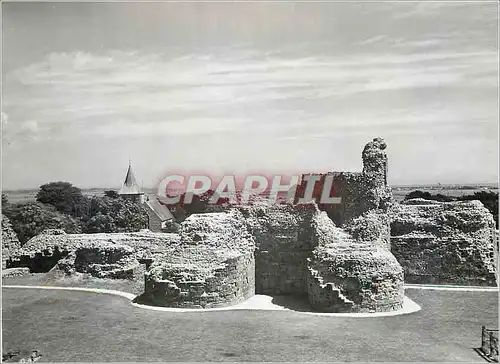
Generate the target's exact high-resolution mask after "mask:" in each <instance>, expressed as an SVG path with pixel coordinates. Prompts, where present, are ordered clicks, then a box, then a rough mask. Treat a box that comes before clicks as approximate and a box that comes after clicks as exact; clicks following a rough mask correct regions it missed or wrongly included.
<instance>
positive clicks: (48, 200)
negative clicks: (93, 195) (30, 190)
mask: <svg viewBox="0 0 500 364" xmlns="http://www.w3.org/2000/svg"><path fill="white" fill-rule="evenodd" d="M36 200H37V201H38V202H41V203H44V204H49V205H52V206H54V207H55V208H56V209H57V211H59V212H62V213H63V214H68V215H72V216H75V217H82V216H83V215H85V214H86V207H87V203H88V201H86V200H87V198H86V197H85V196H83V194H82V191H81V190H80V189H79V188H77V187H75V186H73V185H72V184H71V183H69V182H50V183H46V184H44V185H42V186H40V190H39V191H38V193H37V195H36Z"/></svg>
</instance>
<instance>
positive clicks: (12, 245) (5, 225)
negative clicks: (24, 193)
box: [2, 214, 21, 268]
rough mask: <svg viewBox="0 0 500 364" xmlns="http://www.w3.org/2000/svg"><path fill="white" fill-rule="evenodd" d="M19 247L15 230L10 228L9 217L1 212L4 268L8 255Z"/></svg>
mask: <svg viewBox="0 0 500 364" xmlns="http://www.w3.org/2000/svg"><path fill="white" fill-rule="evenodd" d="M19 248H21V243H20V242H19V239H18V238H17V234H16V232H15V231H14V230H13V229H12V225H11V224H10V221H9V218H8V217H7V216H5V215H4V214H2V268H5V267H6V266H7V265H6V262H7V260H8V259H9V257H10V256H11V255H12V254H13V253H15V252H16V251H17V250H19Z"/></svg>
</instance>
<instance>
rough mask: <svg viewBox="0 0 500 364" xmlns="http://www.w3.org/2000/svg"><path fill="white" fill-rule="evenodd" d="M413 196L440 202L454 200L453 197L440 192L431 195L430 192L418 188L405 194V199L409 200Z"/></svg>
mask: <svg viewBox="0 0 500 364" xmlns="http://www.w3.org/2000/svg"><path fill="white" fill-rule="evenodd" d="M413 198H423V199H424V200H432V201H440V202H451V201H455V199H454V198H453V197H450V196H445V195H442V194H440V193H438V194H436V195H433V194H431V193H430V192H424V191H420V190H416V191H412V192H410V193H409V194H407V195H406V196H405V200H411V199H413Z"/></svg>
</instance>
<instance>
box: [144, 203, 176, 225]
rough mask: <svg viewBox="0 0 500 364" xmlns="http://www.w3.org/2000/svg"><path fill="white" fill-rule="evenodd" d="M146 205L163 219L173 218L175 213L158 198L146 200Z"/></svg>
mask: <svg viewBox="0 0 500 364" xmlns="http://www.w3.org/2000/svg"><path fill="white" fill-rule="evenodd" d="M146 205H147V206H148V207H149V208H150V209H151V210H152V211H153V212H154V213H155V215H156V216H158V218H159V219H160V220H161V221H167V220H173V219H174V215H172V213H171V212H170V210H169V209H168V207H167V206H165V205H163V204H161V203H160V202H159V201H158V200H157V199H152V200H149V201H146Z"/></svg>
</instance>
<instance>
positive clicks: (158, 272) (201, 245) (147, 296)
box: [139, 210, 255, 308]
mask: <svg viewBox="0 0 500 364" xmlns="http://www.w3.org/2000/svg"><path fill="white" fill-rule="evenodd" d="M179 236H180V240H179V244H178V245H176V246H174V247H173V250H172V251H170V252H169V253H168V254H164V255H163V256H162V257H161V258H160V259H157V260H156V261H155V262H153V263H152V264H151V266H150V267H149V269H148V271H147V272H146V274H145V290H144V294H143V295H142V296H141V297H140V299H139V300H140V301H141V302H144V303H147V304H152V305H159V306H168V307H186V308H202V307H204V308H209V307H220V306H227V305H231V304H235V303H237V302H240V301H242V300H244V299H246V298H248V297H250V296H253V295H254V294H255V259H254V250H255V243H254V240H253V237H252V236H251V235H250V234H249V233H248V231H247V229H246V225H245V221H244V219H243V216H242V215H241V213H240V212H239V211H237V210H232V211H230V212H228V213H208V214H195V215H191V216H190V217H188V218H187V219H186V220H185V221H184V222H183V223H182V225H181V230H180V234H179Z"/></svg>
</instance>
